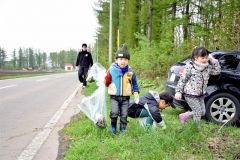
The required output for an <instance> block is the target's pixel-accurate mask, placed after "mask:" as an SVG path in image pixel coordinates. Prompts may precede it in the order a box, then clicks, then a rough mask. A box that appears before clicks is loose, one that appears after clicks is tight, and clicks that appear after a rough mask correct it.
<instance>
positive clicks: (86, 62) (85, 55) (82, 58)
mask: <svg viewBox="0 0 240 160" xmlns="http://www.w3.org/2000/svg"><path fill="white" fill-rule="evenodd" d="M92 65H93V59H92V55H91V53H89V52H88V51H81V52H79V53H78V57H77V61H76V66H81V67H90V66H92Z"/></svg>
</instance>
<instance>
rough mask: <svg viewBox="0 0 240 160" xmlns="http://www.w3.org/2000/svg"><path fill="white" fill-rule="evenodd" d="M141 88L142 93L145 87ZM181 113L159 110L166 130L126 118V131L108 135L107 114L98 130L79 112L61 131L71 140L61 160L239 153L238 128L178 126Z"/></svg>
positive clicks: (202, 157) (203, 156) (204, 156)
mask: <svg viewBox="0 0 240 160" xmlns="http://www.w3.org/2000/svg"><path fill="white" fill-rule="evenodd" d="M86 89H87V90H85V92H86V93H88V94H89V93H90V92H93V91H94V89H96V85H95V84H94V83H90V84H89V87H87V88H86ZM142 89H143V92H146V91H147V90H148V88H144V87H142ZM107 104H109V98H107ZM108 108H109V105H108ZM108 110H109V109H108ZM180 112H181V110H180V109H172V108H170V107H169V108H167V109H166V110H164V111H163V112H162V115H163V118H164V120H165V122H166V125H167V129H166V130H161V128H155V129H146V128H142V127H140V126H139V124H138V121H137V120H136V119H131V118H128V120H129V123H128V126H127V130H126V132H125V133H124V134H123V135H122V134H119V133H118V134H117V135H115V136H112V135H111V134H110V131H109V118H108V117H107V118H108V126H107V128H105V129H100V128H97V127H96V126H95V125H94V124H93V123H92V122H91V121H90V120H89V119H88V118H87V117H86V116H85V115H84V114H82V113H80V114H79V116H78V118H77V119H75V120H73V121H72V122H71V123H70V124H69V125H68V126H67V127H66V128H64V130H63V132H64V133H65V134H66V135H67V136H68V137H70V139H71V143H70V146H69V149H68V150H67V151H66V153H65V156H64V160H80V159H81V160H82V159H91V160H95V159H104V160H105V159H107V160H112V159H133V160H135V159H136V160H138V159H146V160H148V159H161V160H162V159H164V160H172V159H178V160H185V159H194V160H195V159H197V160H198V159H199V160H205V159H234V156H235V155H236V154H238V153H240V134H239V128H235V127H230V126H228V127H223V128H222V129H221V130H219V129H220V127H221V126H219V125H215V124H212V123H208V122H206V121H202V122H201V123H200V124H199V125H197V124H196V123H194V122H193V121H189V122H188V123H186V125H184V126H181V125H180V123H179V121H178V115H179V113H180ZM108 113H109V111H108Z"/></svg>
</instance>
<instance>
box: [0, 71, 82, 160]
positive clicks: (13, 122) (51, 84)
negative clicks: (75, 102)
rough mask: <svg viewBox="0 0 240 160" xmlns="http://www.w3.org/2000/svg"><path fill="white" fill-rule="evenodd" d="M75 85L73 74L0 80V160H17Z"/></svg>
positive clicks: (75, 76) (74, 75)
mask: <svg viewBox="0 0 240 160" xmlns="http://www.w3.org/2000/svg"><path fill="white" fill-rule="evenodd" d="M78 86H79V82H78V79H77V73H76V72H74V73H64V74H55V75H48V76H38V77H31V78H20V79H12V80H0V159H1V160H15V159H17V157H18V156H19V155H20V154H21V153H22V152H23V150H24V149H26V147H27V146H28V145H29V144H30V143H31V142H32V139H34V137H36V135H38V134H39V132H41V131H42V130H43V128H44V126H45V125H46V124H48V123H49V121H50V119H51V118H52V117H53V116H54V115H55V113H56V112H57V111H59V109H61V107H62V106H63V104H64V103H65V101H66V99H68V97H69V96H70V95H72V94H73V92H74V90H76V88H77V87H78ZM55 119H56V118H55ZM50 123H51V122H50ZM48 125H49V124H48Z"/></svg>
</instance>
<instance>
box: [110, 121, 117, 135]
mask: <svg viewBox="0 0 240 160" xmlns="http://www.w3.org/2000/svg"><path fill="white" fill-rule="evenodd" d="M111 132H112V134H116V133H117V122H111Z"/></svg>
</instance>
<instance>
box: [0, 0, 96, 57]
mask: <svg viewBox="0 0 240 160" xmlns="http://www.w3.org/2000/svg"><path fill="white" fill-rule="evenodd" d="M93 1H94V0H0V47H2V48H4V49H5V50H6V51H7V52H8V54H10V53H9V52H12V51H13V49H14V48H17V49H18V48H19V47H25V48H28V47H32V48H35V49H37V48H38V49H40V50H41V51H45V52H51V51H59V50H62V49H66V50H67V49H70V48H73V49H80V48H81V44H82V43H88V44H89V43H92V42H93V41H94V35H95V32H96V29H97V19H96V15H95V13H94V11H93V7H94V2H93Z"/></svg>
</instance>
